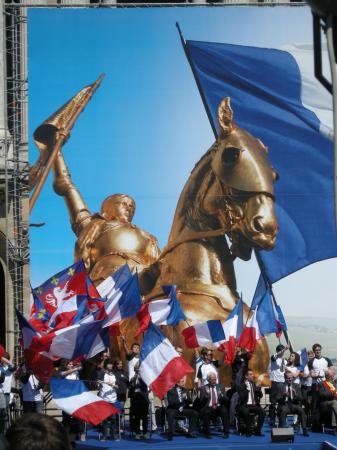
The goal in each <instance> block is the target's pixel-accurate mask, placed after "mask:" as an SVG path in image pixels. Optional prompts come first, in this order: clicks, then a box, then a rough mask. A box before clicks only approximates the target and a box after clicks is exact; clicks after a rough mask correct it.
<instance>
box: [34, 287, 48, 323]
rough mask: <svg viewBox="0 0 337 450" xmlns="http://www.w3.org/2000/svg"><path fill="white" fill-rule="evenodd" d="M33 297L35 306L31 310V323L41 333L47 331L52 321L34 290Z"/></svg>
mask: <svg viewBox="0 0 337 450" xmlns="http://www.w3.org/2000/svg"><path fill="white" fill-rule="evenodd" d="M32 296H33V305H32V308H31V316H30V318H29V323H30V324H31V325H32V327H33V328H34V329H35V330H37V331H39V332H42V331H46V330H47V328H48V323H49V320H50V314H49V312H48V311H47V308H45V307H44V305H43V303H42V301H41V300H40V298H39V296H38V295H37V294H36V292H35V291H34V290H32Z"/></svg>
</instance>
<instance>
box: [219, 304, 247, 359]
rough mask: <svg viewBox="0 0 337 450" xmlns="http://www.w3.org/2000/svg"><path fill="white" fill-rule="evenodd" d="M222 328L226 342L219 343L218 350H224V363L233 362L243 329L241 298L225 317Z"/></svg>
mask: <svg viewBox="0 0 337 450" xmlns="http://www.w3.org/2000/svg"><path fill="white" fill-rule="evenodd" d="M223 328H224V331H225V336H226V342H225V343H224V344H222V345H220V347H219V350H220V351H224V352H225V359H224V363H225V364H226V365H229V364H232V363H233V362H234V358H235V349H236V343H237V341H238V339H239V338H240V336H241V333H242V330H243V301H242V299H241V298H240V300H239V301H238V302H237V304H236V305H235V307H234V308H233V310H232V312H231V313H230V314H229V316H228V317H227V319H226V321H225V323H224V324H223Z"/></svg>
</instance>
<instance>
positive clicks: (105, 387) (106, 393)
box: [99, 372, 117, 403]
mask: <svg viewBox="0 0 337 450" xmlns="http://www.w3.org/2000/svg"><path fill="white" fill-rule="evenodd" d="M105 382H106V383H111V384H113V385H115V384H116V377H115V375H114V374H113V373H110V372H105V374H104V377H103V383H102V385H101V390H100V392H99V396H100V397H101V398H102V399H104V400H106V401H107V402H109V403H115V402H116V401H117V392H116V389H115V388H114V387H113V386H110V384H106V383H105Z"/></svg>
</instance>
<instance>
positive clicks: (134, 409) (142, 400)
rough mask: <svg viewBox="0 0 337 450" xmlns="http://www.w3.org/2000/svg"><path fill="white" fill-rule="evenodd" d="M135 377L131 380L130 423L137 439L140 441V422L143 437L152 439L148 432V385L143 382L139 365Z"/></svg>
mask: <svg viewBox="0 0 337 450" xmlns="http://www.w3.org/2000/svg"><path fill="white" fill-rule="evenodd" d="M134 371H135V375H134V376H133V377H132V378H131V380H130V387H129V397H130V421H131V427H132V430H133V431H135V433H136V436H135V438H136V439H140V437H141V434H140V422H141V421H142V428H143V437H144V439H150V434H149V433H148V432H147V423H148V415H149V394H148V388H147V385H146V384H145V383H144V381H143V380H142V378H141V376H140V373H139V363H137V364H136V365H135V367H134Z"/></svg>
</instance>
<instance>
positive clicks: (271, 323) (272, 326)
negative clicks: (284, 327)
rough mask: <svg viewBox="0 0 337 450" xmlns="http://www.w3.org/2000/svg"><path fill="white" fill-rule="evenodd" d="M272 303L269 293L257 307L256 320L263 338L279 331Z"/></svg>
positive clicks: (268, 292)
mask: <svg viewBox="0 0 337 450" xmlns="http://www.w3.org/2000/svg"><path fill="white" fill-rule="evenodd" d="M272 302H273V299H272V298H271V295H270V291H267V292H266V295H265V296H264V297H263V299H262V300H261V302H260V303H259V305H258V307H257V314H256V320H257V322H258V324H259V329H260V332H261V334H262V335H263V336H267V335H268V334H270V333H277V332H278V331H279V329H278V326H277V322H276V317H275V312H274V308H273V304H272Z"/></svg>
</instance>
